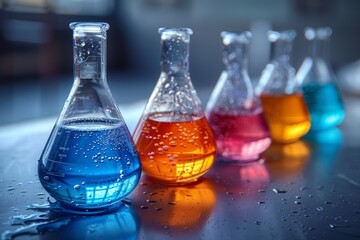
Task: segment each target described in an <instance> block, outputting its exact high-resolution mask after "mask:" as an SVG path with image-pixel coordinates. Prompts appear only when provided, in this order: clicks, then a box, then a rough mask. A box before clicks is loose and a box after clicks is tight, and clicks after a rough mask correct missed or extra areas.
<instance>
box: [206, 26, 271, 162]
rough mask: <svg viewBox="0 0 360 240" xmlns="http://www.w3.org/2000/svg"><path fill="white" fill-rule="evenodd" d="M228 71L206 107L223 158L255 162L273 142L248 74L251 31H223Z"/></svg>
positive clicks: (224, 73) (224, 53) (220, 80)
mask: <svg viewBox="0 0 360 240" xmlns="http://www.w3.org/2000/svg"><path fill="white" fill-rule="evenodd" d="M221 36H222V41H223V63H224V68H225V69H224V71H223V72H222V74H221V76H220V79H219V81H218V83H217V85H216V86H215V88H214V90H213V92H212V94H211V96H210V99H209V102H208V104H207V107H206V117H207V118H208V121H209V123H210V126H211V128H212V129H213V132H214V135H215V139H216V146H217V153H218V155H219V156H220V159H221V160H223V161H240V162H246V161H252V160H256V159H257V158H258V156H259V154H260V153H262V152H264V151H265V150H266V149H267V148H268V147H269V146H270V144H271V138H270V132H269V128H268V125H267V123H266V120H265V117H264V113H263V110H262V107H261V103H260V100H259V99H258V98H256V96H255V95H254V94H253V87H252V84H251V81H250V78H249V75H248V73H247V62H248V57H247V52H248V46H249V43H250V39H251V33H250V32H243V33H240V34H237V33H229V32H222V33H221Z"/></svg>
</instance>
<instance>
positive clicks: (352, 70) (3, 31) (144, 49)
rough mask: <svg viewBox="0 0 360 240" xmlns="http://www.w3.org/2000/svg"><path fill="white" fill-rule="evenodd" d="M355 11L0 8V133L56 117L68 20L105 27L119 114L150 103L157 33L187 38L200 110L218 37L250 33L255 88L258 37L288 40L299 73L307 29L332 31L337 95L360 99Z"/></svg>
mask: <svg viewBox="0 0 360 240" xmlns="http://www.w3.org/2000/svg"><path fill="white" fill-rule="evenodd" d="M359 10H360V1H358V0H347V1H343V0H272V1H267V0H222V1H218V0H121V1H115V0H0V125H4V124H12V123H17V122H20V121H25V120H31V119H38V118H44V117H49V116H56V115H58V114H59V113H60V111H61V108H62V106H63V104H64V102H65V100H66V97H67V95H68V94H69V91H70V89H71V86H72V83H73V76H72V67H73V66H72V63H73V60H72V31H71V30H70V29H69V27H68V25H69V23H70V22H73V21H104V22H108V23H109V24H110V26H111V27H110V30H109V32H108V57H107V62H108V82H109V85H110V88H111V90H112V93H113V95H114V97H115V99H116V101H117V102H118V103H119V104H120V105H126V104H132V103H135V104H136V103H139V104H143V103H144V101H146V99H147V98H148V97H149V95H150V94H151V92H152V90H153V87H154V85H155V83H156V81H157V79H158V76H159V73H160V66H159V60H160V44H159V43H160V38H159V34H158V32H157V30H158V28H159V27H164V26H166V27H190V28H192V29H193V30H194V35H193V36H192V37H191V44H190V47H191V49H190V72H191V76H192V81H193V83H194V86H195V87H196V89H197V90H198V94H199V96H200V98H201V100H202V103H203V104H204V105H205V104H206V101H207V100H208V96H209V94H210V91H211V90H212V88H213V87H214V85H215V83H216V81H217V80H218V78H219V76H220V73H221V70H222V63H221V42H220V32H221V31H224V30H225V31H244V30H250V31H252V32H253V41H252V46H251V50H250V66H249V71H250V75H251V77H252V78H253V79H254V83H256V81H257V79H258V77H259V75H260V74H261V71H262V70H263V68H264V67H265V65H266V63H267V62H268V61H269V51H270V47H269V43H268V42H267V38H266V32H267V31H268V30H270V29H274V30H283V29H289V28H292V29H295V30H296V31H297V33H298V35H297V38H296V40H295V43H294V50H293V55H292V57H293V58H292V60H293V61H292V62H293V65H294V67H295V68H296V69H298V67H299V66H300V64H301V62H302V60H303V59H304V57H305V54H306V48H305V40H304V37H303V29H304V28H305V27H306V26H313V27H318V26H330V27H332V29H333V35H332V39H331V40H332V45H331V46H332V48H331V63H332V66H333V69H334V70H335V72H336V73H337V76H338V79H339V84H340V87H341V89H342V92H343V94H344V95H345V96H351V97H352V98H360V62H359V61H360V44H359V43H360V12H359ZM139 86H141V87H139ZM347 107H350V108H352V107H356V106H347ZM359 113H360V112H359Z"/></svg>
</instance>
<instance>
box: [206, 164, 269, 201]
mask: <svg viewBox="0 0 360 240" xmlns="http://www.w3.org/2000/svg"><path fill="white" fill-rule="evenodd" d="M262 162H263V160H260V161H256V162H250V163H248V164H241V165H237V164H229V163H218V164H217V165H216V167H214V170H213V171H212V173H213V174H214V175H215V177H214V178H215V179H216V181H217V182H218V183H219V184H220V185H221V187H222V188H223V191H226V192H228V193H231V194H238V193H239V192H246V193H248V194H253V193H258V190H259V189H264V188H265V187H266V186H267V185H268V184H269V181H270V175H269V172H268V170H267V169H266V167H265V165H264V164H262Z"/></svg>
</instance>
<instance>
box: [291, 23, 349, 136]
mask: <svg viewBox="0 0 360 240" xmlns="http://www.w3.org/2000/svg"><path fill="white" fill-rule="evenodd" d="M331 32H332V31H331V29H330V28H328V27H324V28H317V29H314V28H306V29H305V38H306V40H307V45H308V50H309V51H308V56H307V57H306V58H305V59H304V62H303V63H302V65H301V67H300V69H299V71H298V73H297V78H298V80H299V81H300V82H301V83H302V91H303V93H304V97H305V101H306V104H307V107H308V109H309V112H310V115H311V129H310V130H311V131H319V130H325V129H330V128H333V127H336V126H338V125H340V124H341V123H342V121H343V120H344V117H345V110H344V104H343V101H342V97H341V94H340V91H339V89H338V87H337V84H336V77H335V75H334V73H333V71H332V69H331V65H330V61H329V51H330V36H331Z"/></svg>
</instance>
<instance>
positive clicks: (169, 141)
mask: <svg viewBox="0 0 360 240" xmlns="http://www.w3.org/2000/svg"><path fill="white" fill-rule="evenodd" d="M164 115H165V114H162V117H161V118H160V119H159V118H153V117H151V116H148V117H147V118H145V119H144V120H142V121H141V122H140V123H139V125H138V127H137V128H136V130H135V133H134V140H135V143H136V146H137V149H138V151H139V153H140V160H141V164H142V170H143V171H144V172H145V173H146V174H148V175H149V176H150V177H153V178H156V179H157V180H159V181H161V182H164V183H166V184H170V185H177V184H184V183H187V182H194V181H196V180H197V179H198V178H199V177H200V176H201V175H203V174H204V173H205V172H207V171H208V170H209V168H210V167H211V166H212V165H213V163H214V159H215V140H214V136H213V133H212V131H211V129H210V127H209V125H208V122H207V120H206V119H205V117H201V118H197V119H195V120H192V119H193V117H192V116H184V118H183V119H180V120H181V121H179V119H177V121H176V122H171V121H166V120H169V119H171V117H169V118H167V117H164ZM185 119H186V121H182V120H185Z"/></svg>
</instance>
